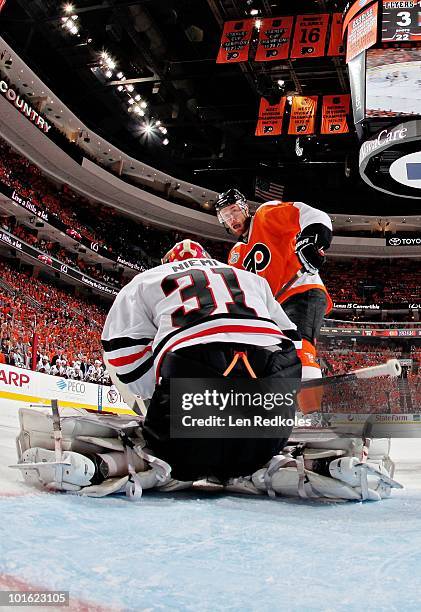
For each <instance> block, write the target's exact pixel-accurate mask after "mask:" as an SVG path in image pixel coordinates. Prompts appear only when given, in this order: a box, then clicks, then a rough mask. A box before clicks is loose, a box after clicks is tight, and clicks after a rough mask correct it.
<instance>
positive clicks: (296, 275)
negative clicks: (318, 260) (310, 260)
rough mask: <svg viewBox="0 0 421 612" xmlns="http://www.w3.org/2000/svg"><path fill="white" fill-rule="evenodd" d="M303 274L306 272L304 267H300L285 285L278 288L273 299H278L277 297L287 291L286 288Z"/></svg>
mask: <svg viewBox="0 0 421 612" xmlns="http://www.w3.org/2000/svg"><path fill="white" fill-rule="evenodd" d="M304 274H307V271H306V270H305V268H304V267H303V268H300V269H299V270H298V272H297V273H296V274H294V276H293V277H292V278H290V279H289V281H288V282H287V283H285V285H284V286H283V287H282V288H281V289H279V291H278V293H277V294H276V295H275V300H279V298H280V297H282V296H283V295H284V294H285V292H286V291H288V289H289V288H290V287H291V286H292V285H293V284H294V283H295V281H297V280H298V279H299V278H301V277H302V276H303V275H304Z"/></svg>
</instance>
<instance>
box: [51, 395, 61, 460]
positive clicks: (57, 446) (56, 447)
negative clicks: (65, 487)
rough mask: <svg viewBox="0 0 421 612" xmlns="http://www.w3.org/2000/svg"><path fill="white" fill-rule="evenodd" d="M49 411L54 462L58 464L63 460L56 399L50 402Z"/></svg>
mask: <svg viewBox="0 0 421 612" xmlns="http://www.w3.org/2000/svg"><path fill="white" fill-rule="evenodd" d="M51 411H52V413H53V433H54V452H55V454H56V461H57V462H60V461H61V460H62V458H63V445H62V441H63V436H62V433H61V424H60V414H59V411H58V401H57V400H56V399H52V400H51Z"/></svg>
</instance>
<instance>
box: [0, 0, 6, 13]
mask: <svg viewBox="0 0 421 612" xmlns="http://www.w3.org/2000/svg"><path fill="white" fill-rule="evenodd" d="M5 4H6V0H0V13H1V12H2V10H3V8H4V5H5Z"/></svg>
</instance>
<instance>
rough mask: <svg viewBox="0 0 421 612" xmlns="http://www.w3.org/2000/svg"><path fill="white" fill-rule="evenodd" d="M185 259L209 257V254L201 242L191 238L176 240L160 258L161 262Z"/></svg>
mask: <svg viewBox="0 0 421 612" xmlns="http://www.w3.org/2000/svg"><path fill="white" fill-rule="evenodd" d="M185 259H210V255H209V253H208V252H207V251H205V249H204V248H203V247H202V245H201V244H199V243H198V242H194V241H193V240H183V241H182V242H177V244H175V245H174V246H173V247H172V249H170V250H169V251H168V253H166V254H165V255H164V257H163V258H162V259H161V263H163V264H166V263H172V262H173V261H184V260H185Z"/></svg>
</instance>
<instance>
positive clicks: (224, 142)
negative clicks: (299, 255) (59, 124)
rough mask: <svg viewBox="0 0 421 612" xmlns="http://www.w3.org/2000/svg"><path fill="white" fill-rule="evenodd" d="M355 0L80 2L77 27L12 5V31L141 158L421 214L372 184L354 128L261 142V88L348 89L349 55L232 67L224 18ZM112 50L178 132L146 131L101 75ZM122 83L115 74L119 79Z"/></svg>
mask: <svg viewBox="0 0 421 612" xmlns="http://www.w3.org/2000/svg"><path fill="white" fill-rule="evenodd" d="M344 5H345V1H344V0H300V1H292V0H291V1H290V2H285V1H284V0H143V1H142V0H140V1H137V2H131V1H127V0H104V1H103V2H101V1H100V0H98V3H97V4H95V1H94V0H90V1H89V0H75V1H74V3H73V13H74V14H75V15H77V24H78V34H79V35H76V36H72V35H71V34H69V32H67V31H65V30H64V28H63V23H62V17H63V15H64V12H63V6H64V5H63V4H62V3H61V2H56V1H53V0H15V1H14V2H11V1H10V2H9V1H8V2H6V7H5V9H4V10H3V12H2V14H1V18H0V19H1V25H2V35H3V37H4V38H5V40H7V42H8V43H9V44H10V45H11V46H12V47H13V48H14V49H16V51H17V53H19V55H21V57H22V59H24V61H26V63H27V64H28V65H29V66H30V67H31V68H33V70H34V71H35V72H37V74H38V75H39V76H40V77H41V78H42V79H43V80H44V82H45V83H46V84H47V85H48V86H49V87H50V88H51V89H52V90H53V91H55V92H56V94H57V95H58V96H59V97H60V98H61V100H62V101H63V102H64V103H65V104H66V105H67V106H69V107H70V108H71V109H72V110H73V112H75V113H76V114H77V115H79V116H80V117H81V119H82V121H83V122H84V123H86V124H87V125H89V126H91V128H92V130H94V131H95V132H97V133H98V134H100V135H102V136H103V137H104V138H107V139H108V140H109V141H110V142H113V144H115V145H116V146H119V147H120V148H122V149H124V150H125V151H127V152H128V153H130V154H131V155H133V156H134V157H137V158H139V159H141V160H142V161H144V162H146V163H149V164H151V165H154V166H156V167H158V168H159V169H161V170H164V171H166V172H169V173H171V174H172V175H176V176H179V177H180V178H183V179H185V180H189V181H191V182H194V183H197V184H200V185H202V186H203V187H208V188H211V189H214V190H217V191H222V190H223V189H225V188H227V187H228V186H231V185H235V186H237V187H239V188H240V189H242V190H243V191H245V192H246V194H247V196H248V197H249V198H253V195H254V179H255V177H256V176H262V177H264V178H267V179H270V180H273V181H275V182H278V183H282V184H285V185H286V191H285V198H286V199H295V200H304V201H307V202H309V203H313V204H317V205H320V206H321V207H323V208H325V209H326V210H327V211H329V212H336V213H345V214H346V213H348V214H356V213H361V214H366V215H368V214H375V215H379V216H383V217H384V216H387V215H396V214H403V215H410V214H419V212H420V211H419V203H418V204H417V203H416V202H415V201H414V202H413V201H411V200H398V199H397V198H393V197H390V196H386V195H384V194H381V193H380V192H378V191H375V190H373V189H371V188H370V187H368V186H367V185H366V184H365V183H364V182H363V181H362V180H361V179H360V177H359V175H358V171H357V163H356V162H357V153H358V149H359V141H358V138H357V135H356V133H355V131H352V132H351V133H350V134H347V135H336V136H313V137H306V138H304V139H303V138H300V145H301V146H302V147H303V155H302V156H301V157H298V156H297V155H296V152H295V148H296V138H295V137H294V136H280V137H271V138H256V137H255V136H254V130H255V125H256V117H257V111H258V103H259V98H260V93H259V92H262V89H265V88H266V90H267V88H268V87H270V86H271V84H273V85H274V86H275V87H276V83H277V81H278V80H279V79H281V80H282V81H284V83H285V85H284V90H283V93H284V94H294V93H295V94H302V93H304V94H308V95H312V94H319V95H321V94H335V93H348V92H349V80H348V75H347V70H346V66H345V63H344V60H343V58H330V57H325V58H313V59H302V60H292V61H291V60H287V61H283V62H267V63H260V64H259V63H256V62H252V61H250V62H246V63H242V64H236V65H234V64H231V65H221V64H218V65H217V64H216V63H215V58H216V55H217V51H218V47H219V41H220V35H221V30H222V27H223V23H224V21H227V20H229V19H238V18H242V17H250V11H251V10H252V9H254V10H257V11H258V14H257V16H258V17H264V16H269V15H273V16H277V15H291V14H303V13H315V12H338V11H342V10H343V8H344ZM104 50H105V51H107V52H108V53H109V54H110V56H111V57H113V58H114V59H115V60H116V62H117V66H118V69H119V70H121V71H122V72H124V75H125V77H126V79H127V80H128V81H129V82H132V83H133V85H134V87H135V91H136V92H138V93H139V94H141V95H142V98H143V99H145V100H147V101H148V108H147V111H146V118H147V117H148V115H151V116H153V117H155V119H157V118H159V120H160V121H161V122H162V125H164V126H165V127H166V128H167V130H168V132H167V136H168V139H169V144H168V145H167V146H163V144H162V138H161V139H159V138H154V137H149V138H145V135H144V134H143V133H142V130H140V129H139V121H138V118H137V119H135V118H134V117H133V113H132V114H129V113H128V112H127V99H123V97H122V95H121V94H120V93H119V92H118V90H117V86H116V85H115V84H114V85H110V82H114V83H115V81H114V80H113V79H111V81H108V82H107V81H106V80H104V79H103V78H99V77H98V71H97V67H98V58H99V54H100V52H101V51H104ZM113 78H114V77H113Z"/></svg>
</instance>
